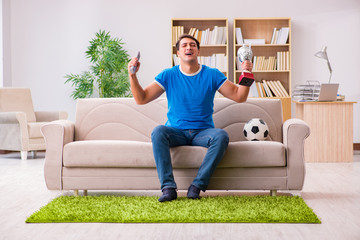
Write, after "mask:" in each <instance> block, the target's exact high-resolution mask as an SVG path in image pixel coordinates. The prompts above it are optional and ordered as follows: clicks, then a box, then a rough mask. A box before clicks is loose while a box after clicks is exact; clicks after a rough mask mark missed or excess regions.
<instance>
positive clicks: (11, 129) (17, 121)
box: [0, 112, 29, 151]
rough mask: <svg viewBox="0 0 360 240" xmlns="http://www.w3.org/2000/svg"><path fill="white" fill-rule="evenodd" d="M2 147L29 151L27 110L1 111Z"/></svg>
mask: <svg viewBox="0 0 360 240" xmlns="http://www.w3.org/2000/svg"><path fill="white" fill-rule="evenodd" d="M0 132H1V137H0V149H3V150H11V151H21V150H23V151H27V148H28V146H29V133H28V128H27V119H26V114H25V112H0Z"/></svg>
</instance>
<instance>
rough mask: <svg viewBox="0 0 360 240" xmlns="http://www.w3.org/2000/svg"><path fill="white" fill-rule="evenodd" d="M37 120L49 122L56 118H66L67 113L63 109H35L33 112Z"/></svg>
mask: <svg viewBox="0 0 360 240" xmlns="http://www.w3.org/2000/svg"><path fill="white" fill-rule="evenodd" d="M35 117H36V121H37V122H51V121H56V120H66V119H67V118H68V113H67V112H65V111H37V112H35Z"/></svg>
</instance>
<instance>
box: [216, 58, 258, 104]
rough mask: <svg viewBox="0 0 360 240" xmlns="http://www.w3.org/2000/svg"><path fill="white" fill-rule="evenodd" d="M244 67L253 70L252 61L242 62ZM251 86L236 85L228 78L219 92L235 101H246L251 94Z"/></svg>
mask: <svg viewBox="0 0 360 240" xmlns="http://www.w3.org/2000/svg"><path fill="white" fill-rule="evenodd" d="M241 66H242V69H244V70H248V71H250V72H251V70H252V63H251V62H250V61H245V62H243V63H242V64H241ZM249 90H250V87H246V86H242V85H236V84H234V83H232V82H230V81H229V80H227V81H226V82H225V83H224V84H223V85H222V86H221V87H220V89H219V92H220V93H221V94H222V95H223V96H224V97H227V98H229V99H231V100H234V101H235V102H239V103H240V102H245V101H246V100H247V97H248V95H249Z"/></svg>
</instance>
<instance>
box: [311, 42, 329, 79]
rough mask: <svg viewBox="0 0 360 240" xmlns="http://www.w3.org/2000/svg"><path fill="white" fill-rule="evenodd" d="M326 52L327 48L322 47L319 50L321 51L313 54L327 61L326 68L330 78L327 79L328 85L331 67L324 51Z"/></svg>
mask: <svg viewBox="0 0 360 240" xmlns="http://www.w3.org/2000/svg"><path fill="white" fill-rule="evenodd" d="M326 50H327V47H326V46H324V47H323V48H322V49H321V51H319V52H317V53H315V56H316V57H318V58H321V59H324V60H326V61H327V64H328V67H329V71H330V78H329V83H330V80H331V75H332V68H331V65H330V62H329V58H328V55H327V51H326Z"/></svg>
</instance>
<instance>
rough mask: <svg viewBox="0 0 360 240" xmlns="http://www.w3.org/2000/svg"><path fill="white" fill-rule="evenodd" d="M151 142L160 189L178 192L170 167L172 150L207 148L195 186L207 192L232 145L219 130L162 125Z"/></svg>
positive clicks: (223, 131)
mask: <svg viewBox="0 0 360 240" xmlns="http://www.w3.org/2000/svg"><path fill="white" fill-rule="evenodd" d="M151 140H152V146H153V152H154V158H155V163H156V168H157V172H158V177H159V180H160V184H161V189H164V188H177V187H176V183H175V180H174V175H173V169H172V164H171V156H170V148H171V147H177V146H184V145H188V146H202V147H206V148H208V151H207V153H206V155H205V157H204V160H203V162H202V163H201V166H200V168H199V170H198V173H197V176H196V177H195V179H194V181H193V182H192V184H193V185H194V186H195V187H197V188H199V189H201V190H202V191H204V192H205V190H206V189H207V186H208V184H209V181H210V178H211V176H212V174H213V172H214V170H215V168H216V167H217V165H218V164H219V162H220V161H221V159H222V158H223V156H224V154H225V151H226V148H227V146H228V144H229V136H228V134H227V132H226V131H225V130H222V129H219V128H208V129H194V130H191V129H186V130H182V129H177V128H173V127H167V126H163V125H160V126H157V127H156V128H154V130H153V132H152V134H151Z"/></svg>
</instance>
